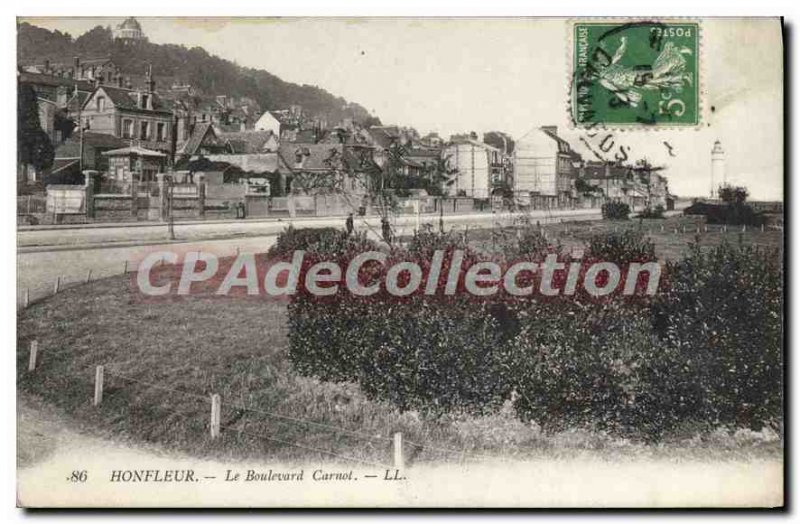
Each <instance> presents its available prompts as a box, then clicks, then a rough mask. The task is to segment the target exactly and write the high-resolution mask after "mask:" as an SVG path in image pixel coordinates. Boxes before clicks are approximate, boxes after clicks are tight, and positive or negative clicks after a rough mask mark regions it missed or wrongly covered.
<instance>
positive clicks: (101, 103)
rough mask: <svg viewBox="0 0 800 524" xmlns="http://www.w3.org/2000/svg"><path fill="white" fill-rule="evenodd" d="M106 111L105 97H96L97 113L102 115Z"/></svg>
mask: <svg viewBox="0 0 800 524" xmlns="http://www.w3.org/2000/svg"><path fill="white" fill-rule="evenodd" d="M105 110H106V97H104V96H98V97H97V112H98V113H102V112H103V111H105Z"/></svg>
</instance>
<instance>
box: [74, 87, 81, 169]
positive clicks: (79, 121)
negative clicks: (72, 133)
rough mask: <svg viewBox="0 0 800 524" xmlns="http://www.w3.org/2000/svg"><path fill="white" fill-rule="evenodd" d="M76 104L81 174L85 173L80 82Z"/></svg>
mask: <svg viewBox="0 0 800 524" xmlns="http://www.w3.org/2000/svg"><path fill="white" fill-rule="evenodd" d="M75 102H76V103H77V104H78V135H79V144H80V145H79V147H78V151H79V152H78V155H79V157H80V158H79V160H78V169H79V170H80V172H81V173H83V104H82V103H81V97H80V95H79V94H78V82H77V81H76V82H75Z"/></svg>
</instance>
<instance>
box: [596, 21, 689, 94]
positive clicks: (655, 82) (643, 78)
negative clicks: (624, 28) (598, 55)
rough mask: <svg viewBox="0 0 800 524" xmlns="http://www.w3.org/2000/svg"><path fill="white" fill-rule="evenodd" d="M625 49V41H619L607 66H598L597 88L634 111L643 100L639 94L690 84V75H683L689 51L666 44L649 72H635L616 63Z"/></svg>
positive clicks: (622, 38)
mask: <svg viewBox="0 0 800 524" xmlns="http://www.w3.org/2000/svg"><path fill="white" fill-rule="evenodd" d="M626 46H627V38H626V37H624V36H623V37H620V45H619V47H618V48H617V51H616V52H615V53H614V56H613V57H612V58H611V62H610V63H609V64H607V65H605V64H598V74H597V76H598V79H599V80H600V84H601V85H602V86H603V87H605V88H606V89H608V90H609V91H611V92H612V93H614V94H615V95H616V96H617V98H619V99H620V100H621V101H622V102H623V103H625V104H626V105H629V106H631V107H637V105H638V104H639V101H640V100H641V99H642V94H641V90H643V89H646V90H655V89H662V88H675V89H678V88H680V87H682V86H683V84H684V82H685V83H688V84H689V85H691V84H692V75H691V73H687V72H685V69H686V58H685V57H684V55H691V54H692V50H691V49H689V48H688V47H683V48H680V49H679V48H678V47H677V46H675V44H673V43H672V42H667V43H666V44H665V45H664V49H663V50H662V51H661V53H660V54H659V55H658V56H657V57H656V59H655V61H653V65H652V67H651V68H650V69H647V70H637V69H636V68H633V67H629V66H624V65H622V64H620V63H619V62H620V60H621V59H622V57H623V55H624V54H625V48H626Z"/></svg>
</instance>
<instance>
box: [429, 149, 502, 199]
mask: <svg viewBox="0 0 800 524" xmlns="http://www.w3.org/2000/svg"><path fill="white" fill-rule="evenodd" d="M499 153H500V151H499V150H498V149H497V148H495V147H492V146H490V145H488V144H484V143H483V142H479V141H477V140H474V139H471V138H460V139H457V140H456V141H454V142H452V143H450V144H448V145H447V146H445V148H444V152H443V155H444V160H445V162H446V164H447V166H448V169H455V170H456V173H455V178H454V183H453V185H452V186H451V187H450V192H451V193H454V194H455V195H462V196H468V197H472V198H489V197H490V196H491V189H492V164H493V163H494V162H496V160H497V157H498V155H499Z"/></svg>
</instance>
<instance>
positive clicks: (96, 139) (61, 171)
mask: <svg viewBox="0 0 800 524" xmlns="http://www.w3.org/2000/svg"><path fill="white" fill-rule="evenodd" d="M127 145H128V144H127V142H126V141H125V140H122V139H121V138H117V137H115V136H111V135H103V134H100V133H91V132H84V133H83V146H81V137H80V133H74V134H73V135H72V136H70V137H69V138H68V139H67V140H65V141H64V142H62V143H61V144H59V145H58V146H57V147H56V150H55V159H54V160H53V167H52V168H51V171H50V176H53V175H58V176H59V178H63V177H65V176H67V175H76V176H77V175H80V173H81V167H82V168H83V169H92V170H94V171H100V172H108V170H109V163H108V157H106V156H104V155H103V153H105V152H107V151H113V150H115V149H121V148H124V147H125V146H127ZM81 149H83V164H82V165H81V162H80V160H81Z"/></svg>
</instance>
